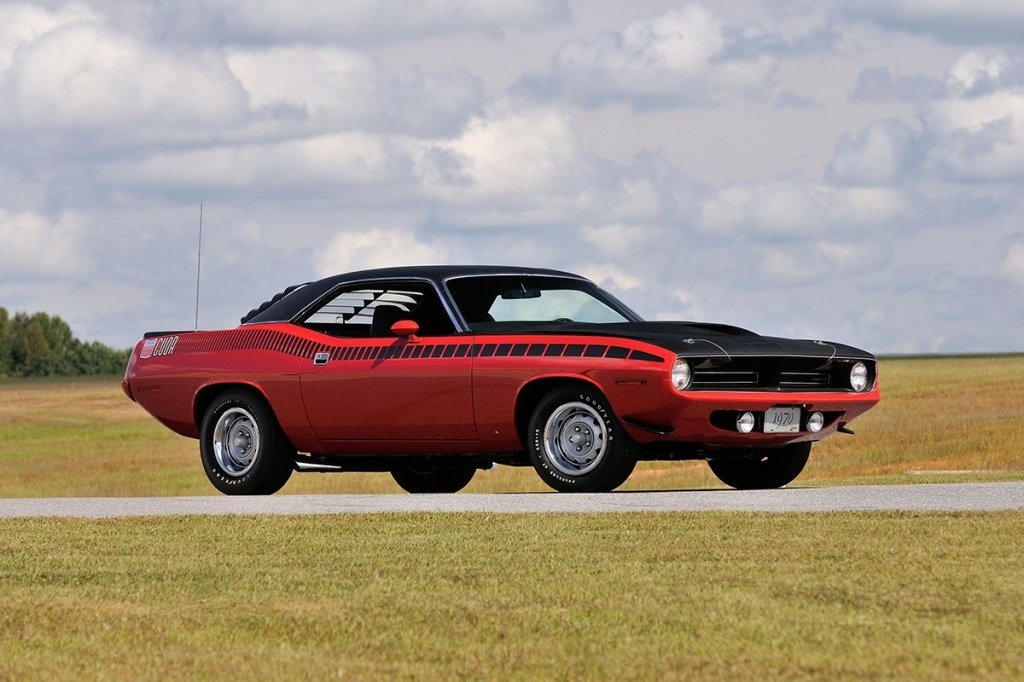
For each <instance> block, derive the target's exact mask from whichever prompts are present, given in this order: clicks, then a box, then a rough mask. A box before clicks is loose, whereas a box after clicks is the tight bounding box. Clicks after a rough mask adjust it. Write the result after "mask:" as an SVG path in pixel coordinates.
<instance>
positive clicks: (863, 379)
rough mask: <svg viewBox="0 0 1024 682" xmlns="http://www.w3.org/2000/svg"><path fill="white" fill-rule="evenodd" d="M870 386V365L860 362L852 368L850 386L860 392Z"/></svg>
mask: <svg viewBox="0 0 1024 682" xmlns="http://www.w3.org/2000/svg"><path fill="white" fill-rule="evenodd" d="M867 387H868V367H867V365H865V364H864V363H863V362H858V363H857V364H855V365H854V366H853V367H851V368H850V388H852V389H853V390H854V391H856V392H857V393H860V392H861V391H863V390H864V389H865V388H867Z"/></svg>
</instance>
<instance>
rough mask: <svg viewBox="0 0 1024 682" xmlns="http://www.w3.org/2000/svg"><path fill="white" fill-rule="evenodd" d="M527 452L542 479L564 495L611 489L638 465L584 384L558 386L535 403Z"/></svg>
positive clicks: (604, 404) (604, 406)
mask: <svg viewBox="0 0 1024 682" xmlns="http://www.w3.org/2000/svg"><path fill="white" fill-rule="evenodd" d="M526 449H527V451H528V452H529V454H530V460H531V461H532V462H533V467H534V469H536V470H537V474H538V475H539V476H540V477H541V479H542V480H543V481H544V482H545V483H547V484H548V485H549V486H551V487H552V488H554V489H555V490H558V491H559V492H563V493H569V492H582V493H595V492H607V491H610V490H615V489H616V488H618V487H619V486H620V485H622V484H623V483H625V481H626V479H627V478H629V475H630V474H631V473H633V467H635V466H636V457H635V456H633V454H632V453H631V452H630V450H629V443H628V441H627V438H626V434H625V432H623V430H622V426H621V425H620V424H619V421H618V419H616V418H615V415H614V414H613V413H612V410H611V408H610V407H609V405H608V401H607V400H606V399H605V397H604V396H603V395H602V394H601V392H600V391H598V390H596V389H594V388H591V387H589V386H584V385H577V386H563V387H561V388H556V389H555V390H553V391H551V392H550V393H548V394H547V395H546V396H544V397H543V398H542V399H541V401H540V402H539V403H537V407H536V408H535V409H534V411H533V415H532V416H531V417H530V422H529V425H528V426H527V429H526Z"/></svg>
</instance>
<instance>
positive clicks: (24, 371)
mask: <svg viewBox="0 0 1024 682" xmlns="http://www.w3.org/2000/svg"><path fill="white" fill-rule="evenodd" d="M129 355H131V350H130V349H125V350H117V349H116V348H111V347H110V346H106V345H104V344H102V343H99V342H98V341H91V342H85V341H79V340H78V339H76V338H75V336H74V334H72V333H71V327H69V326H68V325H67V323H66V322H65V321H64V320H62V319H60V318H59V317H57V316H50V315H47V314H46V313H33V314H31V315H29V314H28V313H15V314H14V315H13V316H11V315H9V314H8V312H7V309H6V308H3V307H0V378H5V377H58V376H80V375H97V374H120V373H122V372H124V368H125V365H127V364H128V357H129Z"/></svg>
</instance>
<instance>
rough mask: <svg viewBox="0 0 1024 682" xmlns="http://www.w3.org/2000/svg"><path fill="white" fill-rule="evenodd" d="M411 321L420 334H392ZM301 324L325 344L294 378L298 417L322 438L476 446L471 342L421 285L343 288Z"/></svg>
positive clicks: (378, 284)
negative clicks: (298, 386)
mask: <svg viewBox="0 0 1024 682" xmlns="http://www.w3.org/2000/svg"><path fill="white" fill-rule="evenodd" d="M399 319H411V320H413V321H415V322H416V323H417V324H418V325H419V327H420V333H419V334H416V335H412V336H409V337H401V336H397V335H395V334H394V333H393V332H392V331H391V329H390V328H391V325H392V324H393V323H394V322H395V321H397V320H399ZM301 324H303V325H304V326H306V327H308V328H311V329H314V330H316V331H318V332H320V333H322V334H324V335H325V336H327V337H328V338H327V339H325V343H326V344H327V345H329V347H330V350H329V351H327V352H322V353H318V354H317V356H316V357H315V358H314V360H312V361H311V362H309V363H308V364H307V365H305V366H304V367H303V368H302V371H301V383H302V397H303V402H304V404H305V409H306V414H307V416H308V418H309V421H310V424H311V426H312V427H313V430H314V431H315V432H316V434H317V435H318V436H319V437H320V438H321V439H323V440H327V441H410V442H411V441H417V442H429V443H434V444H437V445H438V446H440V445H441V444H442V443H444V442H449V443H452V444H456V443H460V442H461V443H464V442H468V441H476V440H477V433H476V425H475V423H474V418H473V394H472V358H471V354H470V350H471V347H472V341H473V340H472V336H469V335H459V334H456V333H455V326H454V324H453V322H452V320H451V317H450V316H449V315H448V313H447V311H446V309H445V308H444V306H443V305H442V304H441V301H440V298H439V297H438V294H437V291H436V290H435V289H434V287H433V285H432V284H431V283H430V282H426V281H386V282H363V283H359V284H351V285H345V286H343V287H341V288H339V289H338V290H336V291H335V292H332V294H331V295H330V296H329V297H328V300H327V302H326V303H324V304H323V305H322V306H320V307H319V308H317V309H316V310H315V311H314V312H313V313H312V314H311V315H309V316H308V317H307V318H306V320H304V321H302V322H301Z"/></svg>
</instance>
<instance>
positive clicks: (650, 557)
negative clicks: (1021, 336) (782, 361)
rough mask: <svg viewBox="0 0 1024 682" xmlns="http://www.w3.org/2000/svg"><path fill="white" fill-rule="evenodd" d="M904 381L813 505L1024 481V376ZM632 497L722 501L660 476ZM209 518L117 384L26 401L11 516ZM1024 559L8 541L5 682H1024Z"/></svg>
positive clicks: (735, 540) (421, 523) (468, 536)
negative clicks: (175, 502)
mask: <svg viewBox="0 0 1024 682" xmlns="http://www.w3.org/2000/svg"><path fill="white" fill-rule="evenodd" d="M882 380H883V394H884V398H883V401H882V403H881V404H880V405H879V406H878V407H877V408H875V410H873V411H872V412H870V413H869V414H868V415H866V416H865V417H864V418H862V419H861V420H859V421H858V422H856V423H855V424H854V428H855V430H856V431H857V436H856V437H852V438H850V437H844V436H837V437H834V438H832V439H830V440H829V441H826V442H825V443H822V444H821V445H820V446H818V447H817V448H816V449H815V452H814V454H813V456H812V459H811V463H810V464H809V466H808V468H807V470H806V471H805V473H804V474H803V476H802V477H801V478H800V479H798V481H797V483H796V484H795V485H828V484H833V483H837V482H842V483H864V482H871V483H876V482H881V483H886V482H888V483H891V482H924V481H931V480H1006V479H1022V478H1024V462H1022V458H1021V456H1020V453H1021V448H1020V434H1021V432H1022V431H1024V388H1022V387H1024V356H1015V357H997V358H954V359H949V358H947V359H938V358H935V359H919V360H918V359H900V360H884V361H883V362H882ZM920 472H932V473H930V474H929V473H924V474H922V473H920ZM950 472H959V473H950ZM626 487H627V488H633V489H637V488H640V489H668V488H698V487H720V486H719V484H718V483H717V480H716V479H714V478H713V477H712V476H711V475H710V474H709V473H708V471H707V469H706V466H705V465H704V464H702V463H645V464H642V465H641V466H640V467H638V470H637V471H636V473H635V474H634V475H633V477H632V478H631V479H630V481H629V483H628V484H627V486H626ZM544 489H545V488H544V486H543V485H542V484H541V483H540V481H539V480H538V479H537V477H536V475H534V474H533V472H532V471H530V470H524V469H510V468H502V467H499V468H497V469H496V470H494V471H493V472H482V473H480V474H479V475H478V476H477V478H476V479H475V480H474V482H473V483H472V484H471V485H470V487H469V488H468V490H469V491H502V490H506V491H513V490H544ZM284 492H292V493H299V492H398V488H397V486H395V485H394V484H393V483H392V482H391V479H390V477H389V476H387V475H386V474H331V475H314V474H306V475H298V476H294V477H293V478H292V481H291V482H289V484H288V485H287V486H286V488H285V490H284ZM196 494H198V495H204V494H215V491H214V490H213V488H212V486H210V485H209V483H208V482H207V481H206V479H205V477H204V475H203V473H202V468H201V466H200V465H199V461H198V455H197V454H196V442H195V441H191V440H187V439H184V438H180V437H178V436H176V435H174V434H172V433H171V432H169V431H167V430H166V429H165V428H163V427H162V426H160V425H159V424H157V423H156V422H155V421H153V420H152V419H151V418H150V417H149V416H148V415H146V414H145V413H144V412H143V411H142V410H141V409H139V408H138V407H137V406H136V405H134V404H133V403H131V402H129V401H128V400H127V399H126V398H125V397H124V395H123V394H122V393H121V392H120V388H119V386H118V384H117V381H116V380H114V379H108V380H74V381H20V382H0V496H6V497H14V496H61V495H113V496H134V495H196ZM1022 550H1024V513H1021V512H1005V513H958V514H952V513H948V514H947V513H931V514H914V513H841V514H775V515H769V514H747V513H700V514H684V513H678V514H653V513H636V514H595V515H573V514H565V515H511V516H502V515H484V514H449V515H430V514H405V515H370V516H346V515H341V516H314V517H179V518H150V519H146V518H143V519H115V520H96V521H85V520H68V519H16V520H0V680H6V679H12V680H15V679H17V680H20V679H69V680H70V679H75V680H77V679H82V678H86V679H168V678H171V679H174V678H199V679H221V678H230V679H237V678H243V679H244V678H257V679H285V678H287V679H295V678H304V679H326V678H334V679H544V680H549V679H564V680H576V679H663V680H681V679H722V678H728V679H747V678H751V679H757V678H766V679H776V678H789V679H858V680H859V679H891V678H900V679H928V680H931V679H964V680H967V679H970V680H975V679H996V680H1002V679H1006V680H1010V679H1022V678H1024V646H1022V643H1024V562H1022V561H1021V556H1022V554H1024V551H1022Z"/></svg>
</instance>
